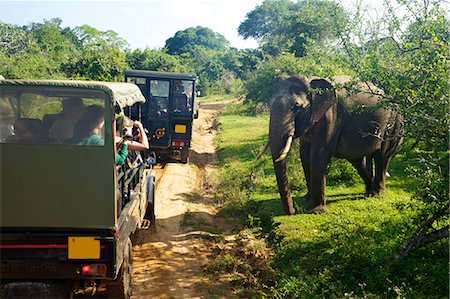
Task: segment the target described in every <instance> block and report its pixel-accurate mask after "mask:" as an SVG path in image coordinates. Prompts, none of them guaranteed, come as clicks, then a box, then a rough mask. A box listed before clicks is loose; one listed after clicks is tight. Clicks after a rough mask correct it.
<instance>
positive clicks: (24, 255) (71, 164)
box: [0, 80, 154, 298]
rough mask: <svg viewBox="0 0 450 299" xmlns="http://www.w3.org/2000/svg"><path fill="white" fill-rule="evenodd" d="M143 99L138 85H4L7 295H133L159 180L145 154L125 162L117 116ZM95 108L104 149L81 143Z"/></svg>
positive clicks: (1, 133)
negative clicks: (136, 242) (135, 267)
mask: <svg viewBox="0 0 450 299" xmlns="http://www.w3.org/2000/svg"><path fill="white" fill-rule="evenodd" d="M144 102H145V98H144V97H143V95H142V93H141V91H140V90H139V88H138V87H137V86H136V85H134V84H129V83H107V82H88V81H13V80H0V165H1V166H0V188H1V191H0V192H1V193H0V207H1V209H0V236H1V237H0V259H1V265H0V278H1V294H0V297H1V298H10V297H12V298H17V297H19V298H41V297H46V298H70V297H72V296H73V294H77V293H83V292H88V291H89V292H90V293H95V292H96V291H99V290H101V291H104V290H106V292H107V293H108V297H109V298H130V296H131V293H132V279H131V274H132V260H133V259H132V243H131V238H130V236H132V234H133V232H135V231H136V230H137V229H140V228H143V227H148V225H149V220H150V221H154V176H153V170H151V169H149V167H148V165H146V163H145V159H143V158H142V157H141V156H140V154H139V153H136V152H131V153H130V154H129V157H130V158H129V159H128V161H127V162H126V163H124V164H123V165H116V149H115V132H116V127H115V126H116V121H115V118H116V115H117V114H120V113H122V110H123V109H125V108H126V107H129V106H132V105H133V104H135V103H144ZM92 106H97V107H96V108H97V110H98V111H103V115H101V119H100V122H98V125H97V126H96V127H95V128H94V129H93V130H94V132H95V134H96V135H97V140H101V142H97V143H95V144H94V143H86V142H73V140H74V138H73V136H71V135H75V130H76V129H77V132H78V129H79V128H80V126H81V125H86V124H87V123H88V121H86V122H84V123H81V125H80V119H81V118H82V117H84V116H85V115H87V112H86V111H87V109H88V108H89V107H92ZM80 115H81V116H80ZM80 117H81V118H80ZM85 120H86V119H85ZM118 123H119V122H118ZM86 127H88V128H89V129H91V128H92V127H89V126H86ZM119 131H120V132H121V131H122V130H121V128H119ZM55 132H59V135H58V134H56V133H55ZM61 132H64V133H65V134H66V135H64V134H63V133H61ZM71 137H72V138H71ZM131 158H132V159H131ZM130 159H131V160H130Z"/></svg>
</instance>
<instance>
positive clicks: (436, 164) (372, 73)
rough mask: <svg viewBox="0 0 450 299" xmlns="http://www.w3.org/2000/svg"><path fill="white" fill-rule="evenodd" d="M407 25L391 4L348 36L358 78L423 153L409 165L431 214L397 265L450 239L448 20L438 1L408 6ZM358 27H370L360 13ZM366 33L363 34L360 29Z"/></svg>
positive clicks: (411, 0) (407, 0)
mask: <svg viewBox="0 0 450 299" xmlns="http://www.w3.org/2000/svg"><path fill="white" fill-rule="evenodd" d="M398 2H399V4H400V5H401V6H402V7H403V8H404V9H405V15H404V16H403V18H402V19H400V18H399V17H397V16H396V14H395V11H394V9H393V6H392V5H391V3H390V2H388V3H387V4H388V5H387V7H386V9H387V13H386V16H385V17H384V18H381V19H379V20H377V21H375V22H373V23H371V24H366V25H367V26H366V27H358V30H353V31H349V32H348V33H347V35H345V36H343V39H342V41H343V45H344V48H345V50H346V51H347V54H348V55H347V62H348V65H350V66H351V68H352V69H353V71H354V72H355V73H356V74H357V76H358V77H359V78H361V79H363V80H368V81H373V82H375V83H377V84H378V85H379V86H380V87H381V88H382V89H383V90H384V92H385V93H384V95H383V97H384V98H385V101H384V104H385V105H391V106H393V107H395V108H396V109H398V110H399V111H400V112H401V113H402V114H403V116H404V118H405V127H406V136H405V137H406V138H408V139H411V140H414V141H415V145H416V146H419V147H420V149H421V151H420V152H419V155H420V157H419V158H418V159H410V160H409V161H408V169H409V171H410V173H411V175H412V176H415V177H416V178H417V181H418V184H417V187H418V188H417V190H416V191H415V196H416V197H417V198H420V199H422V200H423V201H424V202H425V203H427V205H426V207H427V208H426V209H425V210H424V211H423V213H422V214H421V217H420V219H418V228H417V230H416V232H415V233H413V234H411V235H412V236H411V238H410V239H409V240H408V241H407V242H406V243H405V245H404V247H403V248H402V249H401V250H400V252H399V253H398V254H396V255H395V256H394V257H393V261H392V262H396V261H398V260H400V259H402V258H404V257H406V256H407V255H408V253H409V252H410V251H412V250H414V249H416V248H418V247H420V246H423V245H426V244H429V243H431V242H434V241H437V240H439V239H442V238H445V237H447V238H448V229H449V226H448V224H447V225H446V222H447V221H448V208H449V193H448V182H449V175H448V172H449V168H448V167H449V157H448V139H447V138H448V136H449V119H450V117H449V116H450V115H449V110H448V107H449V104H450V102H449V97H448V91H449V90H450V84H449V81H448V78H449V62H450V61H449V56H448V53H449V42H450V34H449V32H448V28H449V25H450V24H449V20H448V18H447V16H446V13H445V11H444V9H442V8H441V6H440V3H439V2H438V1H431V0H424V1H416V0H401V1H398ZM356 16H357V18H356V19H355V21H354V22H353V23H354V24H364V22H363V21H362V19H361V18H362V16H363V13H361V11H358V14H357V15H356ZM361 29H364V30H361Z"/></svg>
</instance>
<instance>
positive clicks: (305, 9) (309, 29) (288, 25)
mask: <svg viewBox="0 0 450 299" xmlns="http://www.w3.org/2000/svg"><path fill="white" fill-rule="evenodd" d="M346 24H347V19H346V14H345V11H344V9H343V7H342V6H341V5H340V4H338V3H336V2H334V1H329V0H303V1H298V2H291V1H287V0H266V1H264V2H263V3H262V4H261V5H259V6H257V7H256V8H255V9H254V10H253V11H251V12H249V13H248V14H247V16H246V19H245V20H244V21H243V22H242V23H241V24H240V25H239V29H238V32H239V34H240V35H242V36H243V37H244V38H249V37H252V38H255V39H257V40H260V41H261V46H262V49H263V50H264V51H265V52H266V53H268V54H270V55H274V56H276V55H279V54H281V53H283V52H285V51H286V52H290V53H292V54H294V55H295V56H297V57H301V56H304V55H306V53H307V49H306V45H307V43H308V41H309V40H311V39H312V40H315V41H317V42H324V41H326V40H330V39H336V38H337V37H338V33H339V32H340V31H341V30H342V28H344V27H345V26H346Z"/></svg>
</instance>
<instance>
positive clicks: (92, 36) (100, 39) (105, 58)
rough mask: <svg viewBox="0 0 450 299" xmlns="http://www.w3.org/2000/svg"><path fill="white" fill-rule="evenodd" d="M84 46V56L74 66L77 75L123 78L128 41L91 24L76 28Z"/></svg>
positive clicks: (92, 77)
mask: <svg viewBox="0 0 450 299" xmlns="http://www.w3.org/2000/svg"><path fill="white" fill-rule="evenodd" d="M74 32H75V34H76V36H77V37H78V39H79V41H80V43H81V46H82V57H81V59H80V60H79V61H78V62H77V63H76V64H75V65H74V66H73V68H72V69H73V71H74V72H76V73H77V76H80V77H84V78H87V79H91V80H101V81H116V80H122V77H123V71H124V69H125V68H126V67H127V63H126V59H125V53H124V48H125V46H127V42H126V41H125V40H124V39H122V38H121V37H119V35H118V34H117V33H116V32H114V31H112V30H108V31H100V30H97V29H95V28H93V27H91V26H89V25H83V26H80V27H76V28H75V29H74Z"/></svg>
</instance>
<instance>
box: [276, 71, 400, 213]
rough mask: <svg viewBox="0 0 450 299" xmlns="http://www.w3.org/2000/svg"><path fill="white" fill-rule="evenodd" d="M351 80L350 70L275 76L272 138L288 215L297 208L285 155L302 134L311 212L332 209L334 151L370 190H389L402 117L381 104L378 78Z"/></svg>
mask: <svg viewBox="0 0 450 299" xmlns="http://www.w3.org/2000/svg"><path fill="white" fill-rule="evenodd" d="M330 81H331V82H333V84H334V86H333V85H332V83H331V82H330ZM352 82H354V80H353V79H352V78H351V77H349V76H340V77H333V78H332V80H326V79H322V78H307V77H305V76H302V75H286V74H284V75H280V76H278V77H277V78H276V79H275V81H274V84H273V91H272V98H271V100H270V102H269V107H270V122H269V140H268V144H269V147H270V151H271V154H272V160H273V164H274V169H275V175H276V179H277V185H278V191H279V193H280V197H281V201H282V206H283V210H284V212H285V214H286V215H293V214H294V213H295V209H294V206H293V202H292V196H291V192H290V187H289V182H288V176H287V173H286V156H287V154H288V153H289V151H290V148H291V145H292V142H293V140H294V139H297V138H298V139H299V140H300V159H301V163H302V167H303V171H304V174H305V178H306V185H307V188H308V192H307V194H306V195H305V196H304V197H303V199H302V200H303V203H304V206H306V209H307V210H308V211H309V212H312V213H325V212H327V208H326V202H325V186H326V178H325V174H326V169H327V165H328V164H329V163H330V161H331V158H332V157H336V158H343V159H346V160H348V161H349V162H350V163H351V164H352V165H353V166H354V167H355V168H356V170H357V172H358V174H359V175H360V176H361V178H362V179H363V181H364V183H365V188H366V196H376V195H379V194H383V193H384V190H385V182H386V172H387V168H388V165H389V162H390V160H391V158H392V157H393V155H394V154H395V153H396V152H397V151H398V150H399V148H400V145H401V143H402V140H403V117H402V115H401V114H399V113H398V112H396V111H395V110H393V109H391V108H388V107H381V105H379V102H380V98H381V96H380V95H382V94H383V93H382V91H381V90H380V89H379V88H377V87H376V86H375V85H374V84H372V83H361V82H360V83H355V84H353V83H352ZM350 83H352V84H350ZM349 85H350V86H351V88H349V87H348V86H349ZM373 168H375V170H374V171H373Z"/></svg>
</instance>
